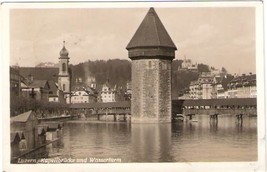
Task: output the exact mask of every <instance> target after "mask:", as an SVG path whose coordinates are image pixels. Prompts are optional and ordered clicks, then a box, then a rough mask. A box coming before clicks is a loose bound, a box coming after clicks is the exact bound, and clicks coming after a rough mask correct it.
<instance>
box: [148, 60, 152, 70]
mask: <svg viewBox="0 0 267 172" xmlns="http://www.w3.org/2000/svg"><path fill="white" fill-rule="evenodd" d="M148 68H149V69H151V68H152V63H151V61H148Z"/></svg>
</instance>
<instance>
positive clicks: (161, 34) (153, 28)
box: [126, 8, 177, 50]
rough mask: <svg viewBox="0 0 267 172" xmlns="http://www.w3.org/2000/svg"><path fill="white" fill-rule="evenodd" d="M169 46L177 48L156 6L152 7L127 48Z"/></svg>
mask: <svg viewBox="0 0 267 172" xmlns="http://www.w3.org/2000/svg"><path fill="white" fill-rule="evenodd" d="M138 47H141V48H143V47H168V48H173V49H175V50H176V49H177V48H176V46H175V44H174V43H173V41H172V39H171V37H170V36H169V34H168V32H167V30H166V29H165V27H164V26H163V24H162V22H161V21H160V19H159V17H158V15H157V13H156V11H155V10H154V8H150V9H149V11H148V13H147V14H146V16H145V18H144V20H143V21H142V23H141V24H140V26H139V28H138V29H137V31H136V32H135V34H134V36H133V38H132V39H131V41H130V42H129V44H128V45H127V47H126V49H127V50H129V49H132V48H138Z"/></svg>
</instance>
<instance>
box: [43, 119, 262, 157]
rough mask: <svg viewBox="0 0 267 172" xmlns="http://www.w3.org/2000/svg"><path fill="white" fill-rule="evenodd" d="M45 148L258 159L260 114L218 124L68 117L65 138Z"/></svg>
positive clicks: (54, 152) (89, 153)
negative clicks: (76, 118)
mask: <svg viewBox="0 0 267 172" xmlns="http://www.w3.org/2000/svg"><path fill="white" fill-rule="evenodd" d="M44 151H45V153H44V154H42V155H46V157H47V158H50V159H52V158H72V159H81V158H87V159H88V160H89V159H90V158H91V159H92V158H96V159H106V158H109V159H113V160H114V161H109V162H221V161H227V162H229V161H256V160H257V118H256V117H244V120H243V123H242V124H240V123H237V122H236V119H235V117H233V116H219V118H218V123H216V122H215V121H210V119H209V118H208V116H207V115H198V116H197V117H196V119H195V122H190V121H186V122H176V123H172V124H130V123H122V122H120V123H116V122H93V121H84V120H79V121H68V122H66V123H65V125H64V128H63V136H62V138H61V139H60V140H59V141H58V142H57V143H54V144H50V145H48V146H47V147H46V148H45V149H44ZM39 158H42V157H39ZM88 160H87V162H89V161H88ZM117 160H119V161H117Z"/></svg>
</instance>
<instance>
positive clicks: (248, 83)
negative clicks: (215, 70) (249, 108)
mask: <svg viewBox="0 0 267 172" xmlns="http://www.w3.org/2000/svg"><path fill="white" fill-rule="evenodd" d="M226 94H227V98H256V97H257V86H256V74H249V75H245V74H243V75H242V76H237V77H235V78H234V79H233V80H232V81H231V82H230V83H229V84H228V91H227V93H226Z"/></svg>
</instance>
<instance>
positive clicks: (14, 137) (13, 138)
mask: <svg viewBox="0 0 267 172" xmlns="http://www.w3.org/2000/svg"><path fill="white" fill-rule="evenodd" d="M16 139H17V140H18V141H20V137H19V134H18V133H17V132H11V133H10V142H11V143H12V142H14V141H15V140H16Z"/></svg>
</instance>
